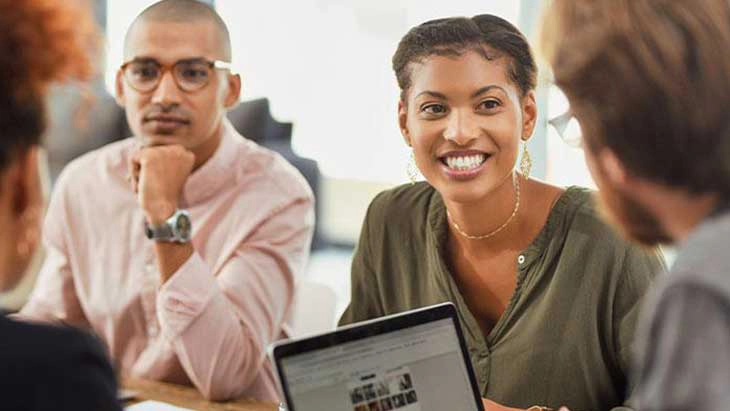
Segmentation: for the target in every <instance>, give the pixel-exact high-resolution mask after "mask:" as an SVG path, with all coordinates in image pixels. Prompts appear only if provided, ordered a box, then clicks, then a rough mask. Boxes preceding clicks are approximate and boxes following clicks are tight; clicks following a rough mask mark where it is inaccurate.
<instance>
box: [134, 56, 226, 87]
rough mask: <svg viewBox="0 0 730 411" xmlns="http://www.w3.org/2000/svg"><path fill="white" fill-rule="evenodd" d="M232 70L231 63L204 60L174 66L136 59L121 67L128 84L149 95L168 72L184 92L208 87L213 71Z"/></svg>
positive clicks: (187, 60) (188, 61)
mask: <svg viewBox="0 0 730 411" xmlns="http://www.w3.org/2000/svg"><path fill="white" fill-rule="evenodd" d="M216 69H218V70H230V69H231V63H227V62H225V61H220V60H207V59H203V58H196V59H186V60H180V61H177V62H176V63H175V64H173V65H172V66H169V65H162V64H160V63H159V62H157V61H155V60H152V59H134V60H131V61H128V62H126V63H124V64H122V66H121V70H122V73H123V75H124V78H125V80H126V81H127V83H128V84H129V85H130V86H131V87H132V88H133V89H135V90H137V91H139V92H142V93H147V92H150V91H152V90H154V89H155V88H157V86H158V85H159V84H160V80H161V79H162V76H163V75H164V74H165V72H166V71H168V70H170V71H172V77H173V79H175V84H177V86H178V87H180V89H181V90H183V91H188V92H192V91H197V90H200V89H202V88H203V87H205V86H206V85H208V83H210V79H211V77H212V76H213V70H216Z"/></svg>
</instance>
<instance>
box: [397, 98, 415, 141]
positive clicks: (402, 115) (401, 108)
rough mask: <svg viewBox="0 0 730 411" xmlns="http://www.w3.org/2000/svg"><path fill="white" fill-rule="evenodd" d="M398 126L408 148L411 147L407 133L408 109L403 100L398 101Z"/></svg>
mask: <svg viewBox="0 0 730 411" xmlns="http://www.w3.org/2000/svg"><path fill="white" fill-rule="evenodd" d="M398 126H399V127H400V133H401V135H402V136H403V140H405V142H406V144H408V147H413V142H412V141H411V134H410V133H409V132H408V107H407V106H406V103H404V102H403V100H399V101H398Z"/></svg>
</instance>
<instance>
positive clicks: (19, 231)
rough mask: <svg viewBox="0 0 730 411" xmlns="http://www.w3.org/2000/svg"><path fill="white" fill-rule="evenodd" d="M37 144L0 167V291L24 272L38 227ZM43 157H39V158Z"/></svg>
mask: <svg viewBox="0 0 730 411" xmlns="http://www.w3.org/2000/svg"><path fill="white" fill-rule="evenodd" d="M39 158H41V159H43V158H44V157H43V156H42V155H41V154H40V149H39V148H38V147H33V148H31V149H30V150H27V151H26V152H24V153H22V154H20V155H17V156H14V157H13V159H12V160H11V163H10V164H9V165H8V166H6V167H5V168H4V169H2V170H0V226H1V227H3V232H4V235H3V236H1V237H0V291H6V290H9V289H11V288H13V287H14V286H15V285H16V284H17V283H18V281H20V279H21V278H22V276H23V273H25V271H26V269H27V268H28V265H29V264H30V261H31V258H32V257H33V253H34V252H35V250H36V248H37V246H38V243H39V239H40V230H41V214H42V210H43V195H42V183H41V173H40V171H39ZM40 161H42V160H40Z"/></svg>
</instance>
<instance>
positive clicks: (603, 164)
mask: <svg viewBox="0 0 730 411" xmlns="http://www.w3.org/2000/svg"><path fill="white" fill-rule="evenodd" d="M595 161H596V162H597V163H598V166H599V167H600V169H601V171H602V174H603V178H605V179H606V180H608V182H609V183H610V184H611V186H612V187H617V188H619V189H624V190H625V189H628V188H629V187H628V186H629V185H631V183H632V181H633V180H632V178H631V174H630V173H629V172H628V169H627V168H626V166H624V164H623V162H622V161H621V159H619V158H618V157H617V156H616V154H615V153H614V152H613V151H612V150H611V149H610V148H607V147H606V148H603V149H601V151H600V152H599V153H597V154H596V155H595Z"/></svg>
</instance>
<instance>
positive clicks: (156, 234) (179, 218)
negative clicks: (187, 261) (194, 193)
mask: <svg viewBox="0 0 730 411" xmlns="http://www.w3.org/2000/svg"><path fill="white" fill-rule="evenodd" d="M144 228H145V230H144V231H145V234H147V238H149V239H150V240H155V241H161V242H167V243H188V242H190V237H191V234H192V231H193V228H192V224H191V223H190V214H188V212H187V211H185V210H177V211H175V214H173V215H172V217H170V218H168V219H167V220H166V221H165V222H164V223H162V224H161V225H159V226H152V225H150V224H148V223H147V222H146V221H145V224H144Z"/></svg>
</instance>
